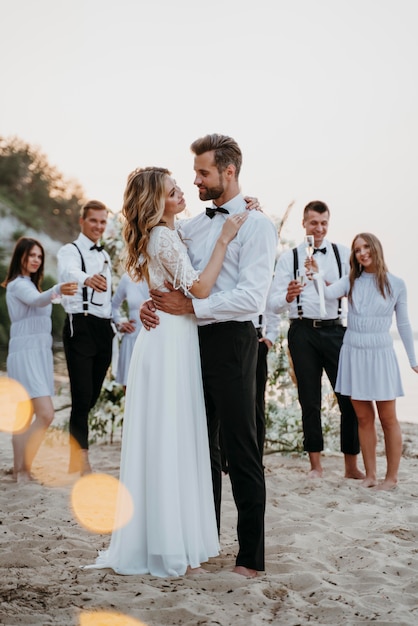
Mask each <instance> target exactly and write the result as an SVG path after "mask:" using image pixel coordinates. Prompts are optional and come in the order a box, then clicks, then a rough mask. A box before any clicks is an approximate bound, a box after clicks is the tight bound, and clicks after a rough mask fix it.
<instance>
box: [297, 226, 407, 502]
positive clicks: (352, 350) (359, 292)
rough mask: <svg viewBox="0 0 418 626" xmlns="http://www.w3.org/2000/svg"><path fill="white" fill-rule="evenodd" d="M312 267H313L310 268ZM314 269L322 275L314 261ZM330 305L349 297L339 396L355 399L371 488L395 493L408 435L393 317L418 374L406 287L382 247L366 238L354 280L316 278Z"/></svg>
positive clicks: (357, 241)
mask: <svg viewBox="0 0 418 626" xmlns="http://www.w3.org/2000/svg"><path fill="white" fill-rule="evenodd" d="M308 264H309V262H308ZM311 269H312V270H313V271H314V272H317V271H318V267H317V265H316V263H315V261H314V260H313V262H312V264H311ZM314 278H315V281H316V284H317V285H318V289H319V291H320V292H321V290H322V289H323V290H324V293H325V299H328V298H330V299H335V298H340V297H342V296H347V297H348V317H347V331H346V333H345V335H344V342H343V346H342V348H341V352H340V358H339V364H338V375H337V382H336V387H335V390H336V391H338V392H339V393H341V394H342V395H345V396H350V397H351V401H352V403H353V406H354V410H355V412H356V414H357V417H358V426H359V438H360V446H361V451H362V455H363V461H364V466H365V469H366V477H365V479H364V481H363V485H364V486H365V487H374V488H376V489H384V490H387V489H391V488H393V487H394V486H395V485H396V484H397V482H398V469H399V463H400V459H401V454H402V434H401V429H400V426H399V422H398V420H397V417H396V398H397V397H398V396H403V395H404V392H403V388H402V382H401V377H400V372H399V366H398V361H397V358H396V354H395V350H394V348H393V340H392V337H391V335H390V328H391V325H392V318H393V314H394V313H395V315H396V325H397V328H398V332H399V335H400V337H401V340H402V343H403V345H404V347H405V350H406V353H407V355H408V359H409V363H410V365H411V367H412V369H413V370H414V371H415V372H417V373H418V363H417V359H416V356H415V349H414V338H413V333H412V328H411V325H410V323H409V319H408V308H407V292H406V286H405V283H404V281H403V280H402V279H401V278H398V277H397V276H394V275H393V274H390V273H389V272H388V269H387V266H386V263H385V260H384V256H383V249H382V245H381V243H380V241H379V240H378V239H377V237H376V236H375V235H372V234H371V233H360V234H358V235H356V237H354V240H353V243H352V246H351V256H350V274H349V276H348V277H347V276H346V277H344V278H342V279H341V280H339V281H337V282H335V283H333V284H332V285H324V284H323V281H322V279H321V277H320V276H319V275H318V274H314ZM375 407H376V409H377V413H378V415H379V419H380V422H381V424H382V429H383V433H384V438H385V451H386V460H387V470H386V476H385V479H384V480H383V482H381V483H378V481H377V478H376V445H377V435H376V429H375Z"/></svg>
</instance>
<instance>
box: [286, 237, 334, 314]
mask: <svg viewBox="0 0 418 626" xmlns="http://www.w3.org/2000/svg"><path fill="white" fill-rule="evenodd" d="M331 245H332V249H333V250H334V254H335V258H336V260H337V265H338V274H339V276H340V278H341V276H342V267H341V257H340V251H339V250H338V246H337V244H336V243H332V244H331ZM298 269H299V257H298V249H297V248H293V278H294V279H295V280H296V276H297V273H298ZM296 302H297V305H298V317H303V309H302V305H301V303H300V296H297V298H296ZM341 313H342V308H341V298H338V317H341Z"/></svg>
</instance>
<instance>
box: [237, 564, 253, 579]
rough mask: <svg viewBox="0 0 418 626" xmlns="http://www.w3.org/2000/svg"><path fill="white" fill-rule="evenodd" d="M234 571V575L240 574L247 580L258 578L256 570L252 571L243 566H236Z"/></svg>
mask: <svg viewBox="0 0 418 626" xmlns="http://www.w3.org/2000/svg"><path fill="white" fill-rule="evenodd" d="M232 571H233V572H234V574H239V575H240V576H245V577H246V578H256V577H257V576H258V572H257V570H256V569H250V568H249V567H244V566H243V565H236V566H235V567H234V569H233V570H232Z"/></svg>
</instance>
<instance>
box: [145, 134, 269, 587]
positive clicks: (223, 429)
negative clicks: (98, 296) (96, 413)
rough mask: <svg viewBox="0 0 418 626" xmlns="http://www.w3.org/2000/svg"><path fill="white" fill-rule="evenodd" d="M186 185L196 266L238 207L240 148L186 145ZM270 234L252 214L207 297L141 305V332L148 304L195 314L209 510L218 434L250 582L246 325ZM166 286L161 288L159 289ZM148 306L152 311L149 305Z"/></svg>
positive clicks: (261, 302) (253, 493)
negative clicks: (194, 206)
mask: <svg viewBox="0 0 418 626" xmlns="http://www.w3.org/2000/svg"><path fill="white" fill-rule="evenodd" d="M191 150H192V152H193V153H194V155H195V158H194V170H195V174H196V176H195V180H194V184H195V185H196V186H197V187H198V189H199V197H200V199H201V200H204V201H208V200H212V201H213V204H212V207H209V208H208V209H207V210H206V213H205V212H203V213H201V214H200V215H198V216H196V217H194V218H192V219H190V220H185V221H184V222H182V223H181V227H180V233H181V236H182V239H183V241H185V242H186V244H187V247H188V253H189V256H190V259H191V262H192V265H193V267H195V268H197V269H199V268H201V269H203V268H204V267H205V265H206V263H207V261H208V259H209V258H210V255H211V252H212V248H213V246H214V243H215V242H216V240H217V238H218V235H219V233H220V231H221V228H222V225H223V223H224V220H225V215H226V214H227V213H230V214H234V213H239V212H242V211H243V210H244V209H245V207H246V203H245V200H244V198H243V196H242V194H241V193H240V188H239V182H238V176H239V172H240V168H241V162H242V155H241V150H240V148H239V146H238V144H237V143H236V141H234V139H232V138H231V137H227V136H224V135H218V134H213V135H206V136H205V137H202V138H200V139H197V140H196V141H195V142H193V144H192V146H191ZM276 246H277V233H276V229H275V227H274V225H273V223H272V222H271V221H270V220H269V219H268V218H266V217H265V216H264V215H263V213H261V212H258V211H252V212H251V213H250V215H249V217H248V219H247V221H246V223H245V224H244V226H243V227H242V228H241V230H240V231H239V233H238V235H237V237H236V238H235V239H234V240H233V241H232V242H231V243H230V244H229V246H228V249H227V252H226V255H225V260H224V264H223V267H222V270H221V272H220V274H219V276H218V279H217V281H216V283H215V286H214V288H213V289H212V292H211V295H210V296H209V297H208V298H204V299H200V300H199V299H190V298H188V297H186V296H184V294H183V293H182V292H180V291H175V290H173V289H172V288H171V290H170V291H169V292H160V291H155V290H152V291H151V292H150V295H151V297H152V303H150V301H148V302H147V303H145V304H144V305H143V306H142V307H141V321H142V322H143V324H144V327H145V328H146V329H147V330H149V329H150V328H153V327H155V326H156V324H158V316H157V315H156V314H155V312H154V311H155V307H156V308H157V309H159V310H161V311H165V312H167V313H170V314H174V315H184V314H190V313H192V314H195V315H196V318H197V322H198V325H199V343H200V353H201V362H202V376H203V387H204V392H205V402H206V414H207V420H208V432H209V446H210V453H211V464H212V480H213V490H214V498H215V509H216V515H217V522H218V530H219V528H220V517H221V484H222V466H221V453H220V447H219V435H220V433H221V434H222V443H223V445H224V446H225V452H226V455H227V458H228V468H229V476H230V479H231V483H232V491H233V495H234V500H235V504H236V507H237V510H238V525H237V532H238V541H239V551H238V555H237V558H236V566H235V568H234V571H235V572H236V573H238V574H241V575H243V576H249V577H255V576H256V575H257V572H259V571H263V570H264V512H265V499H266V492H265V482H264V472H263V466H262V459H261V455H260V451H259V448H258V444H257V431H256V417H255V407H256V397H255V395H256V364H257V351H258V338H257V334H256V331H255V328H254V324H253V323H252V319H253V318H254V316H256V315H259V314H261V313H262V312H263V311H264V308H265V303H266V297H267V291H268V289H269V286H270V283H271V279H272V276H273V266H274V261H275V255H276ZM167 286H168V285H167ZM153 305H154V306H153Z"/></svg>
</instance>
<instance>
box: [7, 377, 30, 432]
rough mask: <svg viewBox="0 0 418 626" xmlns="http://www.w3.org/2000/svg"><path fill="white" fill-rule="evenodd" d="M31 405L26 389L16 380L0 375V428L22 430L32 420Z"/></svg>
mask: <svg viewBox="0 0 418 626" xmlns="http://www.w3.org/2000/svg"><path fill="white" fill-rule="evenodd" d="M32 415H33V406H32V401H31V399H30V398H29V394H28V392H27V391H26V389H25V388H24V387H23V385H21V384H20V383H19V382H17V380H14V379H13V378H8V377H7V376H0V430H2V431H4V432H6V433H20V432H23V431H24V430H25V429H26V428H27V427H28V426H29V424H30V422H31V421H32Z"/></svg>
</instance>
